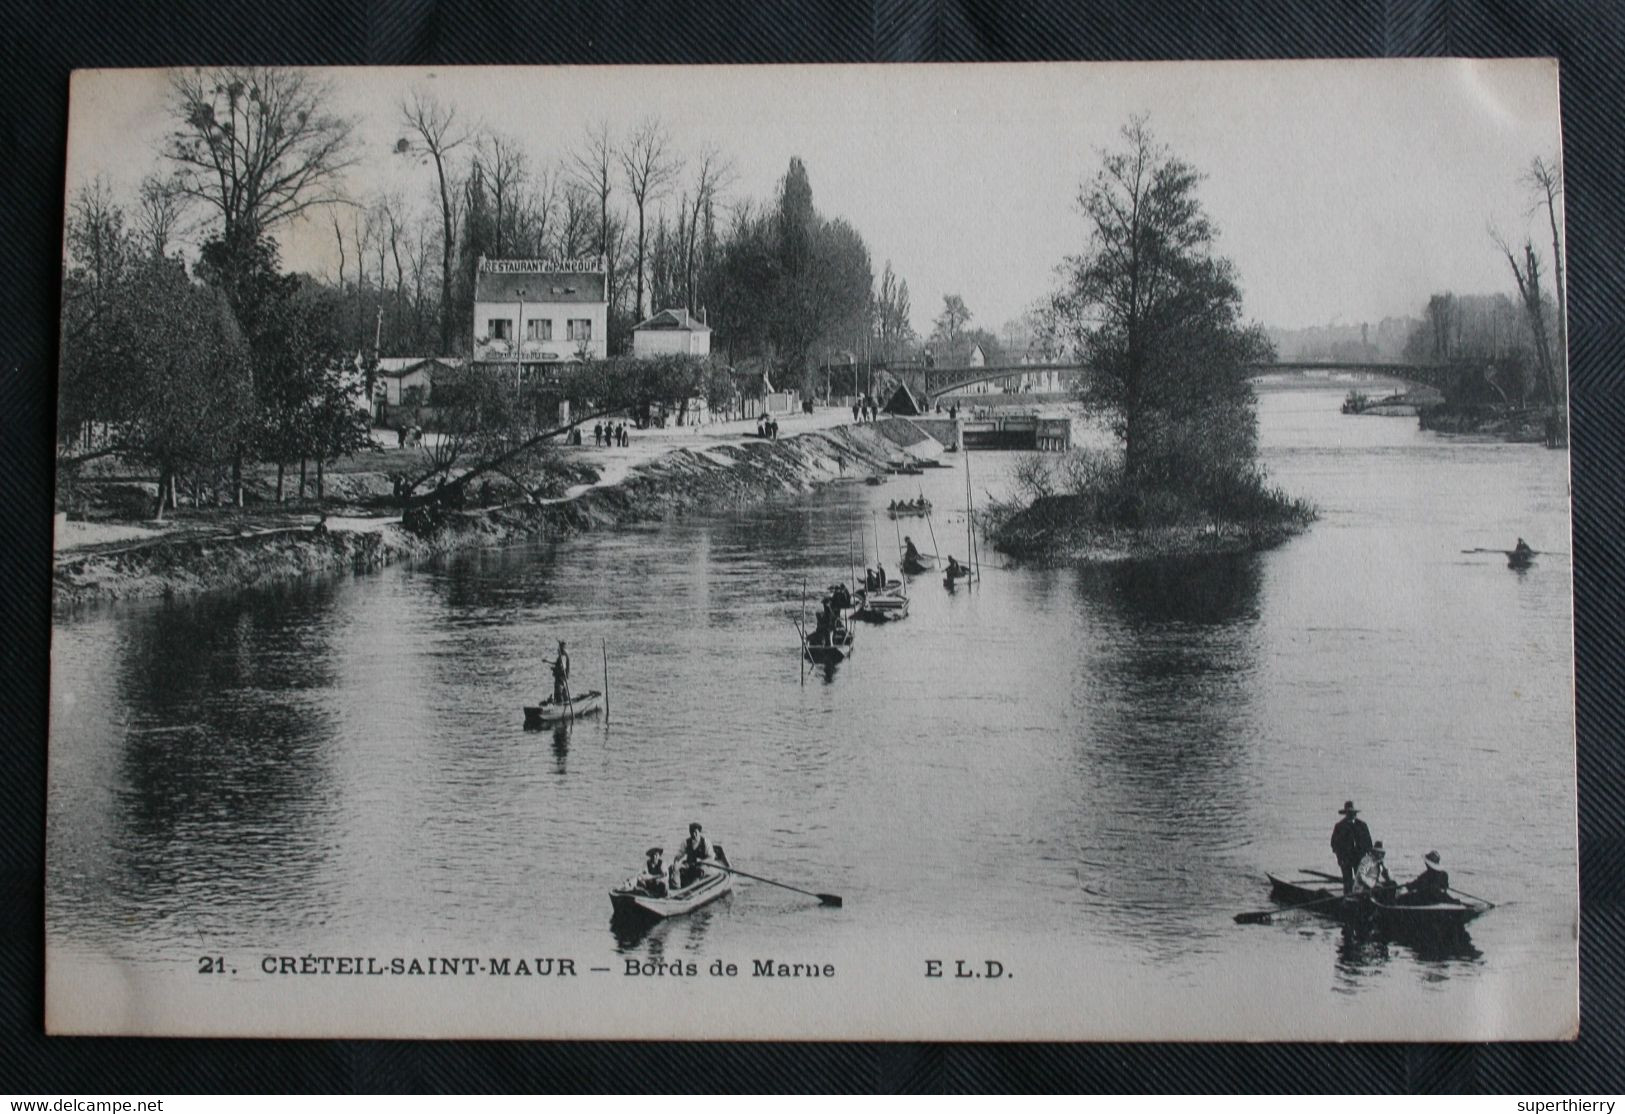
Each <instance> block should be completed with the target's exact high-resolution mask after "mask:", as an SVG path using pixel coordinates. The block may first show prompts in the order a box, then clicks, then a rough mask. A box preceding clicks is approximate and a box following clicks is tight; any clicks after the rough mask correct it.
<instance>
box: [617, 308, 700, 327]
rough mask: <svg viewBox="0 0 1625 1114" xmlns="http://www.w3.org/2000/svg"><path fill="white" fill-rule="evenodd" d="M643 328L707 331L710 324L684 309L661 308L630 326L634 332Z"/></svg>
mask: <svg viewBox="0 0 1625 1114" xmlns="http://www.w3.org/2000/svg"><path fill="white" fill-rule="evenodd" d="M645 329H664V330H676V329H686V330H688V331H689V332H691V333H709V332H710V331H711V326H709V325H707V324H706V323H705V322H704V321H701V320H700V319H699V318H697V317H695V316H693V315H692V314H690V313H689V312H688V310H686V309H663V310H661V311H660V312H659V313H657V314H655V315H654V316H653V317H651V318H649V320H647V321H639V322H638V323H637V324H636V325H633V326H632V331H633V332H634V333H636V332H641V331H643V330H645Z"/></svg>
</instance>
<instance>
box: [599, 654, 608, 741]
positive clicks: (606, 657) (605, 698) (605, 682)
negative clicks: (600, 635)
mask: <svg viewBox="0 0 1625 1114" xmlns="http://www.w3.org/2000/svg"><path fill="white" fill-rule="evenodd" d="M598 644H599V645H600V646H602V647H603V650H604V723H605V724H608V723H609V643H608V642H606V641H603V640H602V639H600V640H599V643H598Z"/></svg>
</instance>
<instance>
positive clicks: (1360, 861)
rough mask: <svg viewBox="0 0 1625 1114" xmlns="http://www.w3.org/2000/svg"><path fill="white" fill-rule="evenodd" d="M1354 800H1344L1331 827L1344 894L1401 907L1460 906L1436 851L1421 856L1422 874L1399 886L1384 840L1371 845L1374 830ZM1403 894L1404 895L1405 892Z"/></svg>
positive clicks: (1442, 861) (1333, 847)
mask: <svg viewBox="0 0 1625 1114" xmlns="http://www.w3.org/2000/svg"><path fill="white" fill-rule="evenodd" d="M1359 811H1360V810H1359V809H1357V808H1355V807H1354V802H1353V801H1344V802H1343V807H1342V808H1341V809H1339V810H1338V814H1339V815H1340V816H1342V819H1341V820H1339V821H1338V822H1337V824H1336V826H1334V827H1333V828H1332V854H1333V855H1335V856H1337V866H1338V869H1339V870H1341V871H1342V873H1343V893H1344V894H1345V895H1349V894H1356V893H1358V894H1359V895H1361V896H1366V895H1370V896H1372V897H1377V898H1381V899H1383V900H1384V901H1388V902H1392V903H1395V904H1399V905H1439V904H1449V905H1460V904H1461V902H1460V901H1458V900H1457V899H1456V898H1455V897H1454V896H1453V895H1452V894H1451V893H1450V875H1449V874H1448V873H1447V872H1446V871H1445V870H1444V865H1443V864H1444V860H1443V857H1442V856H1440V854H1439V853H1438V852H1437V851H1429V852H1428V853H1427V854H1426V855H1423V856H1422V873H1421V874H1418V875H1417V876H1416V877H1415V878H1413V879H1412V880H1411V881H1409V882H1406V883H1405V884H1404V886H1400V884H1399V883H1397V882H1395V881H1394V879H1393V876H1392V875H1390V874H1389V873H1388V864H1387V858H1388V853H1387V851H1386V850H1385V849H1384V848H1383V846H1382V840H1380V839H1379V840H1377V841H1375V842H1372V839H1371V829H1370V828H1369V827H1367V826H1366V822H1365V821H1364V820H1361V819H1360V817H1359ZM1402 891H1403V892H1402Z"/></svg>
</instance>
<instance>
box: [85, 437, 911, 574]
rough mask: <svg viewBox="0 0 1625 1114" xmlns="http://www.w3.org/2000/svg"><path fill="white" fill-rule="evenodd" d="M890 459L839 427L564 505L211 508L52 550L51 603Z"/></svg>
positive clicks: (701, 496)
mask: <svg viewBox="0 0 1625 1114" xmlns="http://www.w3.org/2000/svg"><path fill="white" fill-rule="evenodd" d="M895 452H896V446H895V445H894V444H893V443H892V442H890V441H888V440H887V439H886V438H884V437H882V436H880V435H879V434H878V433H876V432H874V430H873V429H872V428H870V427H861V426H859V427H853V426H840V427H835V428H831V429H826V430H818V431H814V432H808V433H802V434H800V435H797V436H794V437H790V438H786V439H784V440H780V441H751V442H748V443H744V444H731V443H728V444H715V445H707V446H705V447H703V448H679V449H674V450H673V451H671V452H667V453H665V454H664V455H661V456H658V457H656V458H654V459H653V460H650V461H648V462H647V463H644V464H641V465H639V466H637V467H635V468H632V469H630V470H629V471H628V472H627V473H626V474H625V475H624V476H621V477H619V478H618V479H616V480H615V481H614V482H610V483H605V484H602V485H599V486H591V487H588V488H587V489H586V490H584V491H581V492H579V493H577V494H575V495H574V496H573V497H570V498H560V499H555V500H542V501H515V502H511V503H505V504H503V505H501V506H496V507H491V508H488V509H481V510H460V511H449V510H424V511H421V512H414V513H411V514H408V515H407V516H406V517H404V518H401V519H397V518H393V517H390V518H365V517H350V518H344V517H333V518H329V519H328V520H327V521H326V522H325V523H311V524H306V523H304V522H290V521H289V520H287V519H286V517H284V519H282V520H281V521H280V522H279V523H276V524H265V523H263V522H256V523H254V524H253V525H252V526H244V525H242V524H241V523H240V522H239V520H237V519H235V518H233V517H232V516H231V515H230V513H229V512H222V514H221V516H220V518H219V520H218V521H217V520H214V519H211V520H210V521H209V522H208V523H207V527H206V528H205V529H201V530H190V531H184V532H177V533H173V534H165V535H162V536H158V537H155V538H150V539H146V540H141V541H137V542H134V543H133V544H132V543H126V542H122V541H121V542H116V543H111V544H107V545H100V546H92V547H87V548H82V549H75V550H65V551H62V552H59V553H58V554H57V557H56V563H55V574H54V581H53V585H54V599H55V603H56V604H57V605H58V606H64V605H68V606H71V605H75V604H80V603H85V602H88V601H93V600H99V599H116V598H131V597H151V596H180V595H187V594H192V593H196V592H204V591H211V590H218V589H228V590H229V589H236V588H243V587H251V586H254V585H259V584H270V583H275V582H278V581H285V580H289V579H296V578H299V577H306V576H313V575H343V574H355V573H364V572H367V571H369V570H371V569H376V568H379V567H381V566H383V565H388V564H393V563H395V562H397V561H403V560H418V559H423V558H428V557H433V556H436V555H439V554H444V553H450V552H454V551H457V550H462V549H470V548H477V547H481V546H497V545H510V544H514V543H517V542H521V541H527V540H530V539H535V538H563V537H569V536H571V535H574V534H579V533H582V532H585V531H588V530H594V529H605V528H612V527H614V526H617V525H621V524H624V523H630V522H640V521H651V520H658V519H664V518H667V517H670V516H673V515H683V514H691V513H701V512H705V511H711V510H720V509H724V508H732V507H738V506H743V505H748V504H751V503H756V502H760V501H763V500H765V499H769V498H773V497H775V496H781V495H786V494H794V493H799V492H804V491H808V490H811V489H812V488H813V487H816V486H817V485H819V484H822V483H826V482H829V481H831V480H835V479H838V478H840V477H842V476H854V477H855V476H863V475H867V474H870V473H873V472H879V471H883V470H884V468H885V465H886V461H887V459H888V457H890V456H891V455H893V454H894V453H895ZM329 510H330V513H334V514H337V513H338V511H337V509H334V508H329Z"/></svg>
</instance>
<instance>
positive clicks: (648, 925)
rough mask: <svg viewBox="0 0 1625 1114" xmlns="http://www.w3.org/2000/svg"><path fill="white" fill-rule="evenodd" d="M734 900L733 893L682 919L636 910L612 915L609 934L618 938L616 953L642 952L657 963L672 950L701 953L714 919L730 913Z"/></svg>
mask: <svg viewBox="0 0 1625 1114" xmlns="http://www.w3.org/2000/svg"><path fill="white" fill-rule="evenodd" d="M733 897H734V895H733V892H732V891H730V892H728V893H725V894H723V895H722V896H721V897H719V898H717V899H716V900H715V901H712V902H710V903H709V904H707V905H704V906H701V907H700V908H698V909H696V910H694V912H692V913H689V914H686V915H685V916H681V917H652V916H649V915H648V914H640V913H638V912H635V911H634V912H631V913H626V914H621V913H616V914H612V915H611V916H610V920H609V931H610V934H611V935H612V936H613V937H614V938H615V950H616V951H617V952H620V953H621V954H623V955H624V954H627V953H630V952H635V951H638V950H639V949H642V951H643V953H644V955H646V956H647V957H648V958H649V959H651V960H654V961H656V962H660V961H662V960H664V959H665V958H666V955H667V952H668V951H673V952H697V951H699V950H700V945H701V944H702V943H703V942H704V940H705V936H706V933H707V932H708V931H710V928H711V922H712V920H713V919H714V918H718V917H721V916H723V915H725V914H726V913H728V912H729V911H730V907H731V905H732V902H733Z"/></svg>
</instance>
